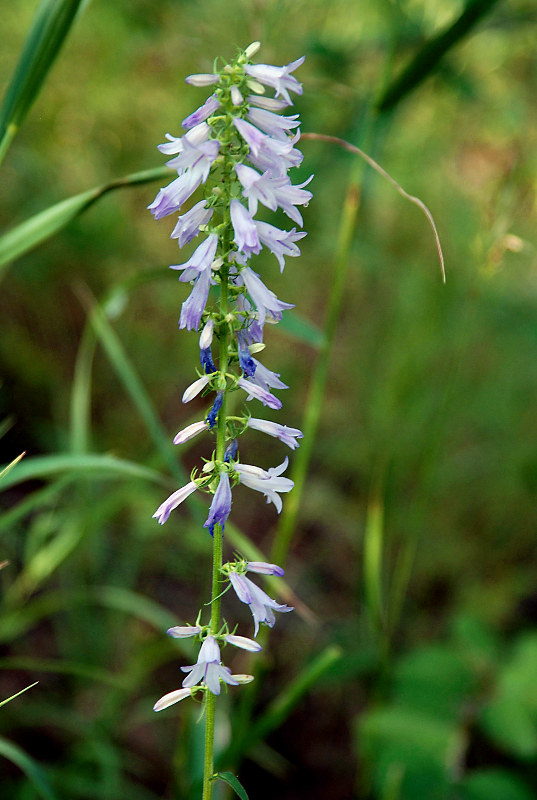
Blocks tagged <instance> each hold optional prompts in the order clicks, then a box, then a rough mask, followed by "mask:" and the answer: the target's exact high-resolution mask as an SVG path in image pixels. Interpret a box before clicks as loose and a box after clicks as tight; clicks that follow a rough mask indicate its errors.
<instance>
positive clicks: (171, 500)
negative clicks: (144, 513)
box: [153, 481, 198, 525]
mask: <svg viewBox="0 0 537 800" xmlns="http://www.w3.org/2000/svg"><path fill="white" fill-rule="evenodd" d="M197 488H198V484H197V483H196V481H190V483H187V484H186V486H182V487H181V488H180V489H177V491H176V492H174V493H173V494H171V495H170V496H169V497H168V498H167V499H166V500H165V501H164V502H163V503H161V505H160V506H159V507H158V508H157V510H156V511H155V513H154V514H153V517H154V519H157V520H158V521H159V523H160V524H161V525H164V523H165V522H166V520H167V519H168V517H169V516H170V514H171V512H172V511H173V510H174V508H177V506H178V505H180V504H181V503H182V502H183V500H186V498H187V497H189V496H190V495H191V494H192V492H195V491H196V489H197Z"/></svg>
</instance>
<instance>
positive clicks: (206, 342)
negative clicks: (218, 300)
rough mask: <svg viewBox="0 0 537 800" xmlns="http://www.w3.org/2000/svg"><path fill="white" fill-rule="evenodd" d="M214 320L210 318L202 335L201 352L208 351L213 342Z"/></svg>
mask: <svg viewBox="0 0 537 800" xmlns="http://www.w3.org/2000/svg"><path fill="white" fill-rule="evenodd" d="M213 331H214V319H213V317H209V319H208V320H207V322H206V323H205V325H204V326H203V330H202V332H201V334H200V350H206V349H207V348H208V347H210V346H211V344H212V341H213Z"/></svg>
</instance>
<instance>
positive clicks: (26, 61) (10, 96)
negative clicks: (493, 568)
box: [0, 0, 84, 163]
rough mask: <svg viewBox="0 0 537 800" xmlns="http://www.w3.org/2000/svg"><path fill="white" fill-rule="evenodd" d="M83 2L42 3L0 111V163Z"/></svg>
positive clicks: (56, 0)
mask: <svg viewBox="0 0 537 800" xmlns="http://www.w3.org/2000/svg"><path fill="white" fill-rule="evenodd" d="M83 2H84V0H42V1H41V3H40V5H39V8H38V9H37V12H36V15H35V17H34V21H33V24H32V27H31V28H30V31H29V33H28V36H27V38H26V41H25V43H24V47H23V49H22V53H21V55H20V58H19V62H18V64H17V66H16V67H15V71H14V73H13V77H12V78H11V82H10V84H9V86H8V88H7V91H6V94H5V97H4V100H3V103H2V106H1V107H0V163H1V162H2V160H3V158H4V156H5V154H6V152H7V150H8V148H9V145H10V144H11V142H12V141H13V138H14V136H15V134H16V133H17V131H18V130H19V128H20V126H21V125H22V123H23V121H24V118H25V116H26V114H27V113H28V111H29V110H30V108H31V106H32V104H33V102H34V100H35V99H36V97H37V95H38V94H39V92H40V90H41V87H42V85H43V83H44V82H45V80H46V77H47V75H48V72H49V70H50V68H51V67H52V65H53V63H54V61H55V60H56V57H57V56H58V54H59V52H60V49H61V47H62V44H63V43H64V41H65V38H66V36H67V34H68V33H69V30H70V28H71V26H72V24H73V22H74V20H75V17H76V15H77V12H78V11H79V8H80V6H81V5H82V3H83Z"/></svg>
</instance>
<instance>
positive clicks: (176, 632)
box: [166, 625, 201, 639]
mask: <svg viewBox="0 0 537 800" xmlns="http://www.w3.org/2000/svg"><path fill="white" fill-rule="evenodd" d="M200 632H201V628H200V626H199V625H174V627H173V628H168V630H167V631H166V633H167V634H168V636H171V637H172V638H173V639H188V638H189V637H190V636H197V635H198V633H200Z"/></svg>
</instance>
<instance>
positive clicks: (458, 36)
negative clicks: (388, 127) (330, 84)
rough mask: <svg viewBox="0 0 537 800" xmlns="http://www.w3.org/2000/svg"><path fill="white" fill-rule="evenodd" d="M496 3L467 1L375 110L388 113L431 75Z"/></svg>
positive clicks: (402, 74)
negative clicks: (453, 19) (459, 12)
mask: <svg viewBox="0 0 537 800" xmlns="http://www.w3.org/2000/svg"><path fill="white" fill-rule="evenodd" d="M497 2H498V0H468V2H467V4H466V7H465V8H464V10H463V11H462V13H461V14H460V15H459V16H458V17H457V19H456V20H455V21H454V22H453V23H452V24H451V25H450V26H449V27H448V28H446V29H445V30H443V31H441V32H440V33H439V34H438V35H437V36H434V37H433V38H432V39H430V40H429V41H428V42H425V44H424V45H423V47H422V48H421V50H419V51H418V52H417V53H416V55H415V56H414V58H413V59H412V61H411V62H410V64H408V66H407V67H406V68H405V69H404V70H403V72H402V73H401V75H400V76H399V77H398V78H396V79H395V80H394V81H393V82H392V83H391V84H390V85H389V86H388V88H387V89H386V91H385V92H384V94H383V95H382V97H381V98H380V100H379V102H378V105H377V108H378V110H379V111H380V112H386V111H390V110H391V109H393V108H395V106H396V105H397V104H398V103H400V102H401V100H402V99H403V98H404V97H406V95H407V94H410V92H412V91H413V90H414V89H415V88H416V87H417V86H419V84H420V83H422V82H423V81H424V80H425V79H426V78H427V77H428V76H429V75H430V74H431V72H433V71H434V70H435V69H436V67H437V66H438V64H439V63H440V61H441V60H442V58H443V57H444V56H445V55H446V53H447V52H448V51H449V50H451V48H452V47H454V46H455V45H456V44H458V42H460V41H461V40H462V39H463V38H464V37H465V36H467V35H468V34H469V33H470V31H471V30H472V28H474V27H475V26H476V25H477V24H478V22H480V21H481V19H482V18H483V17H484V16H485V15H486V14H488V13H489V11H492V9H493V8H494V6H495V5H496V3H497Z"/></svg>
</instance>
